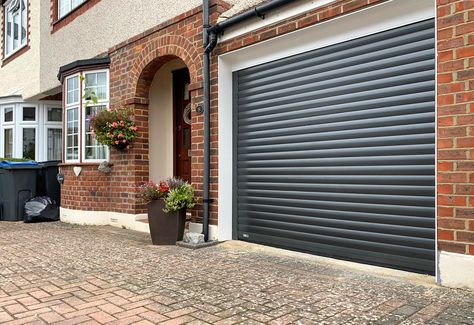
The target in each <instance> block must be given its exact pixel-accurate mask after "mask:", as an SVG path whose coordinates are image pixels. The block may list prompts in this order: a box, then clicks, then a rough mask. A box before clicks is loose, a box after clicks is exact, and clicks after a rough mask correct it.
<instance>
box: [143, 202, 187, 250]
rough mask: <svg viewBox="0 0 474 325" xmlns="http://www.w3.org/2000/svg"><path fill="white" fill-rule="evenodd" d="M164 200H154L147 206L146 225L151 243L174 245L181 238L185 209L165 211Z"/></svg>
mask: <svg viewBox="0 0 474 325" xmlns="http://www.w3.org/2000/svg"><path fill="white" fill-rule="evenodd" d="M164 208H165V202H164V200H154V201H152V202H151V203H150V205H149V206H148V225H149V226H150V234H151V241H152V243H153V245H175V244H176V242H177V241H180V240H182V239H183V234H184V226H185V223H186V209H181V210H179V211H176V212H170V213H166V212H164V211H163V209H164Z"/></svg>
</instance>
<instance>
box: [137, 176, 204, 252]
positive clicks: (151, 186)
mask: <svg viewBox="0 0 474 325" xmlns="http://www.w3.org/2000/svg"><path fill="white" fill-rule="evenodd" d="M139 192H140V195H141V198H142V199H143V200H144V201H145V202H146V203H148V225H149V227H150V234H151V240H152V243H153V245H174V244H176V242H177V241H180V240H182V238H183V234H184V226H185V223H186V209H191V208H193V207H194V205H195V199H194V189H193V187H192V186H191V185H190V184H189V183H188V182H186V181H184V180H182V179H180V178H176V177H173V178H168V179H167V180H165V181H161V182H159V183H158V184H155V183H153V182H152V181H150V182H148V183H145V184H142V185H140V186H139Z"/></svg>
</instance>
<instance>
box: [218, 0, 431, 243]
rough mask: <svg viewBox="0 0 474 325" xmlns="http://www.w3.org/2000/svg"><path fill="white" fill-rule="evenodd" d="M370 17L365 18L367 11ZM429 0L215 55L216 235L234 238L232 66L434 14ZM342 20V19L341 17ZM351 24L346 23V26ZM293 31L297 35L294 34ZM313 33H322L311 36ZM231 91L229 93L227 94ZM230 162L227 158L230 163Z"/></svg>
mask: <svg viewBox="0 0 474 325" xmlns="http://www.w3.org/2000/svg"><path fill="white" fill-rule="evenodd" d="M367 16H370V17H374V19H373V20H372V21H370V23H368V21H367V19H366V17H367ZM434 16H435V6H434V3H433V2H432V1H430V0H421V1H417V2H415V5H414V4H413V3H411V4H408V2H407V1H403V0H394V1H391V2H386V3H382V4H380V5H378V6H374V7H370V8H367V9H364V10H362V11H359V12H355V13H352V14H349V15H345V16H342V17H340V18H337V19H333V20H329V21H327V22H324V23H321V24H318V25H315V26H311V27H307V28H304V29H302V30H299V31H296V32H294V33H290V34H286V35H283V36H280V37H276V38H274V39H272V40H269V41H266V42H262V43H259V44H257V45H253V46H249V47H247V48H243V49H239V50H236V51H233V52H230V53H226V54H223V55H220V56H219V58H218V64H219V69H218V73H219V84H218V92H219V95H218V97H219V213H218V237H219V239H220V240H230V239H236V229H235V220H236V204H235V201H236V196H235V185H234V179H235V178H234V177H235V174H236V170H235V168H234V163H233V162H234V157H235V152H234V151H235V150H236V146H235V136H234V131H235V128H234V123H235V121H234V114H233V109H232V107H233V104H234V103H233V101H234V100H235V94H234V92H233V91H232V87H233V72H235V71H238V70H241V69H244V68H247V67H251V66H255V65H258V64H261V63H265V62H269V61H273V60H277V59H280V58H283V57H288V56H291V55H294V54H298V53H301V52H305V51H310V50H314V49H318V48H321V47H325V46H329V45H333V44H336V43H340V42H344V41H347V40H350V39H353V38H358V37H363V36H367V35H370V34H374V33H378V32H381V31H385V30H389V29H392V28H396V27H400V26H403V25H408V24H411V23H415V22H418V21H422V20H426V19H430V18H433V17H434ZM341 20H344V22H342V21H341ZM349 26H350V28H348V27H349ZM296 34H297V35H296ZM314 35H323V37H321V38H315V37H314ZM229 94H232V96H229ZM231 162H232V163H231Z"/></svg>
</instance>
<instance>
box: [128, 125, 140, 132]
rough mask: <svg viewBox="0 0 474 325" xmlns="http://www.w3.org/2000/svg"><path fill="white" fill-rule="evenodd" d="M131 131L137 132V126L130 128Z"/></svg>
mask: <svg viewBox="0 0 474 325" xmlns="http://www.w3.org/2000/svg"><path fill="white" fill-rule="evenodd" d="M129 129H130V130H132V131H137V130H138V127H136V126H131V127H129Z"/></svg>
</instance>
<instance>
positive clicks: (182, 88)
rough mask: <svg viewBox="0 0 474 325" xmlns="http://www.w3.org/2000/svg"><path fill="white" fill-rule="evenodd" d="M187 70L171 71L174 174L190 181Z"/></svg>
mask: <svg viewBox="0 0 474 325" xmlns="http://www.w3.org/2000/svg"><path fill="white" fill-rule="evenodd" d="M188 85H189V71H188V69H181V70H177V71H174V72H173V93H174V94H173V103H174V123H175V137H174V142H175V175H176V176H178V177H180V178H182V179H184V180H186V181H188V182H191V98H190V96H189V90H188Z"/></svg>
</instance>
